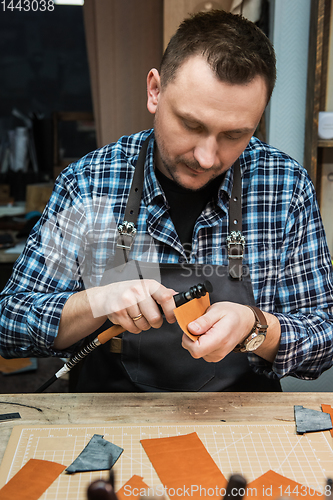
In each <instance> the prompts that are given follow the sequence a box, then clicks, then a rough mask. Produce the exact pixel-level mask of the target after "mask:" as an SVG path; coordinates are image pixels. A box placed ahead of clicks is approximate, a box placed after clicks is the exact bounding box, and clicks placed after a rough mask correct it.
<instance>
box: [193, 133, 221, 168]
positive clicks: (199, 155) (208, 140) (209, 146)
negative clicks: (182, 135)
mask: <svg viewBox="0 0 333 500" xmlns="http://www.w3.org/2000/svg"><path fill="white" fill-rule="evenodd" d="M194 158H195V159H196V160H197V162H198V163H199V165H200V166H201V168H205V169H209V168H211V167H213V166H214V165H217V164H218V144H217V142H216V139H215V138H214V137H205V138H202V139H201V140H200V141H199V143H198V144H197V145H196V147H195V149H194Z"/></svg>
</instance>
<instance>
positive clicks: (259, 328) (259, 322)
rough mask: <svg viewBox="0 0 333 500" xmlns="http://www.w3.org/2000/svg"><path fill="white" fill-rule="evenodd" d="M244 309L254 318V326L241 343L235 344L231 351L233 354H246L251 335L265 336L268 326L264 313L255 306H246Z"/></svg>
mask: <svg viewBox="0 0 333 500" xmlns="http://www.w3.org/2000/svg"><path fill="white" fill-rule="evenodd" d="M246 307H248V308H249V309H251V311H252V312H253V314H254V317H255V320H254V324H253V327H252V328H251V331H250V333H249V334H248V335H247V337H246V338H245V339H244V340H243V342H241V343H240V344H237V345H236V346H235V347H234V349H233V351H234V352H246V344H247V341H248V340H249V337H251V336H252V335H253V333H256V334H257V335H265V336H266V333H267V328H268V325H267V321H266V318H265V316H264V313H263V312H262V311H261V310H260V309H259V308H258V307H256V306H249V305H246Z"/></svg>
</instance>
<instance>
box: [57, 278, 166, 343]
mask: <svg viewBox="0 0 333 500" xmlns="http://www.w3.org/2000/svg"><path fill="white" fill-rule="evenodd" d="M175 293H176V292H175V291H174V290H172V289H170V288H166V287H165V286H163V285H161V284H160V283H158V282H157V281H155V280H132V281H122V282H119V283H112V284H110V285H105V286H100V287H94V288H91V289H89V290H87V291H82V292H77V293H74V294H73V295H71V296H70V297H69V299H68V300H67V302H66V303H65V306H64V308H63V310H62V314H61V319H60V325H59V329H58V335H57V337H56V339H55V341H54V344H53V346H54V348H55V349H59V350H64V349H66V348H68V347H70V346H71V345H73V344H75V343H76V342H78V341H79V340H81V339H83V338H84V337H86V336H87V335H90V334H91V333H92V332H94V331H95V330H97V328H99V327H100V326H101V325H103V323H104V322H105V320H106V319H107V318H109V319H110V320H111V321H112V323H114V324H116V325H121V326H122V327H123V328H125V329H126V330H128V331H129V332H131V333H139V332H141V331H142V330H148V329H149V328H150V327H153V328H159V327H160V326H161V325H162V322H163V317H162V313H161V311H160V309H159V307H158V305H157V304H159V305H160V306H161V308H162V311H163V313H164V315H165V319H166V320H167V321H168V322H169V323H174V322H175V321H176V318H175V315H174V313H173V309H174V308H175V303H174V300H173V296H174V295H175ZM141 314H142V316H141ZM138 316H139V318H138V319H137V320H134V321H133V318H137V317H138Z"/></svg>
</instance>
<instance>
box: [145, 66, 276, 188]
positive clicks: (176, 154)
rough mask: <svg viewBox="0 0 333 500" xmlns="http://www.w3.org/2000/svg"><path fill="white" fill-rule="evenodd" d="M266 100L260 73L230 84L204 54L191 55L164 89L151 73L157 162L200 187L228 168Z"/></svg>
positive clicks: (184, 183) (182, 182) (186, 183)
mask: <svg viewBox="0 0 333 500" xmlns="http://www.w3.org/2000/svg"><path fill="white" fill-rule="evenodd" d="M266 99H267V88H266V84H265V81H264V79H263V78H262V77H260V76H257V77H256V78H255V79H253V80H252V81H251V82H250V83H249V84H244V85H232V84H229V83H225V82H221V81H220V80H218V79H217V78H216V76H215V75H214V73H213V72H212V70H211V69H210V67H209V65H208V64H207V62H206V61H205V59H204V58H203V57H201V56H193V57H190V58H189V59H188V60H187V61H185V63H184V64H183V65H182V66H181V67H180V68H179V69H178V71H177V73H176V77H175V79H174V80H173V81H172V82H170V83H169V84H168V85H167V86H166V87H165V88H163V89H162V88H161V85H160V78H159V74H158V71H157V70H151V71H150V73H149V75H148V110H149V111H150V112H151V113H152V114H155V120H154V128H155V138H156V144H157V155H156V166H157V168H158V169H159V170H160V171H161V172H162V173H163V174H164V175H166V176H167V177H169V178H170V179H173V180H174V181H176V182H177V183H178V184H180V185H181V186H183V187H184V188H187V189H192V190H197V189H200V188H202V187H203V186H205V185H206V184H207V183H208V182H210V181H211V180H212V179H214V178H215V177H217V176H218V175H220V174H221V173H223V172H225V171H226V170H228V169H229V168H230V167H231V166H232V165H233V163H234V162H235V160H236V159H237V158H238V157H239V156H240V154H241V153H242V152H243V151H244V149H245V148H246V146H247V144H248V143H249V140H250V139H251V137H252V135H253V133H254V131H255V130H256V128H257V125H258V123H259V120H260V118H261V115H262V113H263V112H264V109H265V106H266Z"/></svg>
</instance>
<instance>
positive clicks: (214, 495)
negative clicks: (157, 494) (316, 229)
mask: <svg viewBox="0 0 333 500" xmlns="http://www.w3.org/2000/svg"><path fill="white" fill-rule="evenodd" d="M140 442H141V444H142V446H143V448H144V450H145V452H146V453H147V455H148V458H149V460H150V461H151V463H152V465H153V467H154V469H155V471H156V473H157V475H158V477H159V478H160V480H161V482H162V484H163V486H164V487H166V488H167V490H169V491H170V495H171V496H173V497H175V498H189V497H190V498H191V499H193V500H195V499H197V498H198V499H199V498H200V499H201V500H202V498H205V497H207V498H208V497H209V498H211V499H219V500H220V499H221V494H219V493H220V490H221V489H222V488H225V487H226V484H227V480H226V478H225V477H224V475H223V474H222V472H221V471H220V469H219V468H218V467H217V465H216V463H215V462H214V460H213V459H212V457H211V455H210V454H209V453H208V451H207V449H206V448H205V446H204V444H203V443H202V441H201V440H200V438H199V436H198V435H197V433H196V432H193V433H191V434H185V435H182V436H172V437H167V438H156V439H142V440H141V441H140ZM205 491H206V495H205V494H204V493H205ZM166 493H167V491H166ZM170 495H169V496H170Z"/></svg>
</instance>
